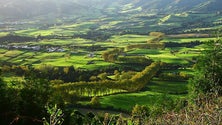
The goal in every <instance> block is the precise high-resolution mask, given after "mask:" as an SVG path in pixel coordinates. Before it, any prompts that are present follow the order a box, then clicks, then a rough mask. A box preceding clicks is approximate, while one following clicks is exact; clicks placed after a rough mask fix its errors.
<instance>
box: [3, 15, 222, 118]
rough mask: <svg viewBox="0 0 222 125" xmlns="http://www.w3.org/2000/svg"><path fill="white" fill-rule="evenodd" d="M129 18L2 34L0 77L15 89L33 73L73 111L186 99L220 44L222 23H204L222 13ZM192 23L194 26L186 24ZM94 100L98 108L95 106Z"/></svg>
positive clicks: (119, 108) (153, 105)
mask: <svg viewBox="0 0 222 125" xmlns="http://www.w3.org/2000/svg"><path fill="white" fill-rule="evenodd" d="M127 16H129V17H127ZM127 16H121V15H120V16H119V17H118V18H114V17H102V18H100V19H83V18H80V19H79V20H78V21H73V22H70V21H69V22H68V23H62V24H54V25H49V26H47V25H43V26H42V25H40V26H37V25H34V26H33V27H31V28H26V29H16V30H15V31H12V32H7V31H4V32H0V69H1V71H2V72H1V74H2V75H1V76H2V78H3V80H4V81H5V82H7V85H8V86H9V87H12V88H19V87H17V85H16V84H15V83H19V82H24V81H25V80H26V79H27V78H29V75H30V76H34V77H38V78H40V79H47V81H48V82H49V84H50V85H51V86H52V87H53V89H56V90H55V91H56V92H55V95H56V98H59V99H61V100H62V101H63V103H64V105H68V106H70V107H73V106H76V105H78V106H79V107H80V108H81V107H83V108H85V107H86V109H87V108H92V109H93V108H101V110H109V111H110V110H115V111H119V112H124V113H128V114H129V113H130V112H131V111H132V110H133V108H134V106H135V105H145V106H147V107H149V108H150V109H152V110H153V109H155V108H156V106H159V104H160V105H164V104H162V103H163V102H165V101H166V102H167V103H172V105H173V106H175V105H176V103H177V102H181V100H182V101H183V100H186V99H187V98H188V80H189V79H190V78H192V77H193V75H194V67H195V64H196V62H197V61H198V57H199V56H201V52H202V51H203V50H205V49H206V45H205V44H206V43H208V42H209V41H211V40H217V39H218V36H216V35H215V34H213V33H212V32H215V27H220V25H221V24H220V23H218V24H215V25H214V26H211V27H208V28H207V30H209V31H205V30H206V29H204V26H205V25H204V23H203V24H202V23H199V22H198V21H199V20H200V19H206V18H207V17H208V16H212V17H213V18H215V19H219V18H220V15H214V14H212V15H211V14H209V15H204V14H189V13H183V14H171V15H168V14H161V15H156V16H152V15H146V14H135V15H133V16H130V15H127ZM193 18H195V20H194V22H193V25H194V26H189V27H186V25H187V23H190V21H191V20H193ZM211 21H212V20H211V19H209V20H208V19H207V20H206V22H211ZM213 23H214V22H213ZM195 24H196V25H197V26H195ZM6 38H8V39H7V40H5V39H6ZM9 38H10V39H9ZM149 66H150V67H149ZM141 74H142V75H141ZM144 74H145V75H144ZM18 86H19V85H18ZM20 88H21V87H20ZM57 92H58V93H57ZM57 94H58V95H57ZM57 96H58V97H57ZM60 96H61V97H60ZM94 97H97V98H98V100H99V105H94V104H92V99H93V98H94ZM59 99H58V100H59ZM57 103H59V102H57ZM169 105H171V104H169Z"/></svg>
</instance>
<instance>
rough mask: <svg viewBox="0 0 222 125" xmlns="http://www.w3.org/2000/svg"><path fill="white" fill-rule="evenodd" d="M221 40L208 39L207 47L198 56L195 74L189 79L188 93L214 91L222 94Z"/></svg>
mask: <svg viewBox="0 0 222 125" xmlns="http://www.w3.org/2000/svg"><path fill="white" fill-rule="evenodd" d="M221 44H222V42H221V40H217V41H210V42H209V43H208V48H209V49H206V50H205V51H204V52H203V55H202V56H201V57H200V58H199V60H198V62H197V64H196V66H195V68H196V71H197V72H196V74H195V76H194V78H193V79H191V80H190V83H189V88H190V95H191V96H197V95H198V94H207V93H214V94H216V95H222V67H221V64H222V56H221V55H222V45H221Z"/></svg>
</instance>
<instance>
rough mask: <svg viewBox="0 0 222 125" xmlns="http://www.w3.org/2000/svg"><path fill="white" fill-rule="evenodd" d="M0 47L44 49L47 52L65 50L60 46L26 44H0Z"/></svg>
mask: <svg viewBox="0 0 222 125" xmlns="http://www.w3.org/2000/svg"><path fill="white" fill-rule="evenodd" d="M0 48H5V49H23V50H31V51H40V50H43V51H44V50H45V51H47V52H65V50H64V49H63V48H60V47H44V48H43V47H41V46H28V45H0Z"/></svg>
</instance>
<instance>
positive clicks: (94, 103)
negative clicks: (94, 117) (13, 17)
mask: <svg viewBox="0 0 222 125" xmlns="http://www.w3.org/2000/svg"><path fill="white" fill-rule="evenodd" d="M90 104H91V105H92V106H100V102H99V97H97V96H94V97H93V98H92V99H91V101H90Z"/></svg>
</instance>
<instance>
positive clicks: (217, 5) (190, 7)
mask: <svg viewBox="0 0 222 125" xmlns="http://www.w3.org/2000/svg"><path fill="white" fill-rule="evenodd" d="M221 5H222V0H0V19H24V18H27V19H30V18H33V17H41V18H52V19H54V18H61V17H81V16H87V15H95V14H97V15H98V14H101V13H103V14H113V13H132V12H133V13H137V12H146V13H178V12H187V11H195V12H201V13H208V12H217V11H222V6H221Z"/></svg>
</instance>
